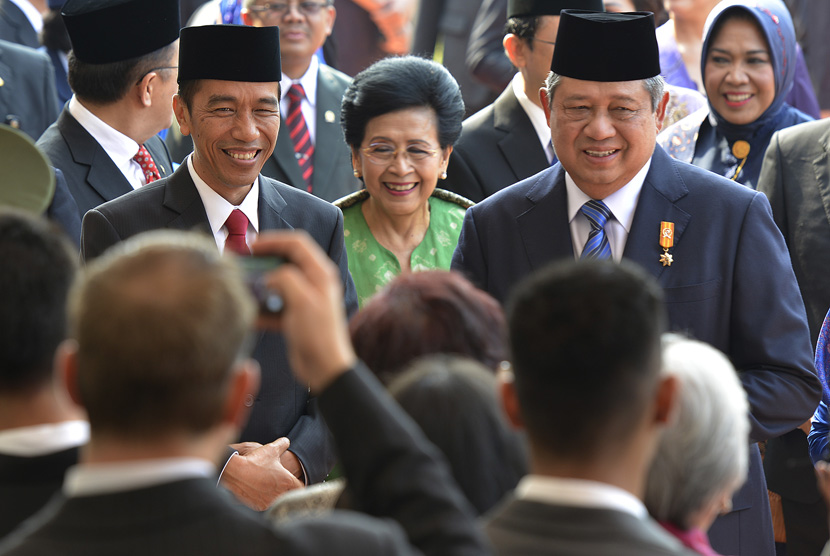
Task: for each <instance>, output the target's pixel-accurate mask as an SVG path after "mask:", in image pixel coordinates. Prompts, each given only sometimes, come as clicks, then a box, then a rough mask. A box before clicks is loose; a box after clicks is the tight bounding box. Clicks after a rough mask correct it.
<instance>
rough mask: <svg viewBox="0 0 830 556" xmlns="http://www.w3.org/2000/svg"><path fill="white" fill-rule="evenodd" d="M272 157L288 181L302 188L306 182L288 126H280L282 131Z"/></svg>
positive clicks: (278, 135)
mask: <svg viewBox="0 0 830 556" xmlns="http://www.w3.org/2000/svg"><path fill="white" fill-rule="evenodd" d="M272 157H273V158H274V159H276V162H277V165H278V166H279V167H280V168H281V169H282V171H283V172H284V173H285V175H286V176H287V178H286V181H287V182H288V183H289V184H291V185H293V186H294V187H302V185H303V184H304V183H305V180H304V179H303V174H302V172H300V165H299V164H297V158H296V156H295V154H294V142H293V141H291V136H290V135H289V134H288V126H287V125H281V126H280V131H279V133H278V134H277V146H276V147H274V154H273V155H272ZM303 189H305V188H303Z"/></svg>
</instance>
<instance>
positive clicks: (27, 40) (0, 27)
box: [0, 0, 40, 48]
mask: <svg viewBox="0 0 830 556" xmlns="http://www.w3.org/2000/svg"><path fill="white" fill-rule="evenodd" d="M0 39H3V40H6V41H11V42H14V43H17V44H22V45H23V46H28V47H29V48H37V47H39V46H40V41H39V40H38V38H37V32H36V31H35V28H34V27H32V24H31V23H29V19H28V18H27V17H26V14H24V13H23V10H21V9H20V8H18V7H17V6H15V5H14V2H11V0H0Z"/></svg>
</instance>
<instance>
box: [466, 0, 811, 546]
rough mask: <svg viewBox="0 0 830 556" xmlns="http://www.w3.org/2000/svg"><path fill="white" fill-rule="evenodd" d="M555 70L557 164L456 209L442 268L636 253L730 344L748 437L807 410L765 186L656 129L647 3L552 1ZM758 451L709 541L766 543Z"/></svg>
mask: <svg viewBox="0 0 830 556" xmlns="http://www.w3.org/2000/svg"><path fill="white" fill-rule="evenodd" d="M551 70H552V72H551V73H550V74H549V75H548V78H547V81H546V85H545V90H544V91H543V94H542V100H543V106H544V107H545V110H546V112H547V114H548V116H549V123H550V128H551V137H552V140H553V146H554V149H555V150H556V155H557V157H558V158H559V164H556V165H554V166H553V167H552V168H550V169H548V170H544V171H542V172H540V173H539V174H536V175H535V176H532V177H530V178H528V179H526V180H524V181H521V182H519V183H517V184H515V185H513V186H510V187H508V188H507V189H505V190H503V191H500V192H499V193H497V194H496V195H494V196H492V197H491V198H489V199H487V200H485V201H484V202H482V203H481V204H479V205H477V206H475V207H473V208H472V209H470V210H468V211H467V215H466V217H465V221H464V226H463V229H462V232H461V237H460V239H459V243H458V248H457V249H456V251H455V255H454V257H453V265H452V266H453V269H456V270H460V271H463V272H464V273H465V274H467V275H468V276H469V277H470V278H471V279H472V280H473V282H474V283H476V284H478V285H479V286H480V287H482V288H483V289H485V290H487V291H488V292H489V293H490V294H492V295H493V296H495V297H496V298H498V299H500V300H502V301H505V300H506V299H507V297H508V295H509V293H510V291H511V289H512V288H513V286H514V285H515V284H516V283H517V282H518V281H519V280H520V279H521V278H522V277H523V276H525V275H527V274H529V273H530V272H531V271H533V270H534V269H536V268H539V267H541V266H543V265H544V264H545V263H547V262H549V261H552V260H555V259H571V260H573V259H580V258H583V259H585V258H587V259H595V258H613V259H614V260H616V261H619V260H621V259H623V258H625V259H628V260H631V261H634V262H636V263H638V264H639V265H641V266H642V267H643V268H645V269H646V270H647V271H648V272H649V273H650V274H652V275H653V276H655V277H656V278H657V280H658V282H659V283H660V285H661V286H662V287H663V289H664V291H665V294H666V307H667V309H668V314H669V327H670V329H674V330H682V331H684V332H687V333H688V334H691V335H692V336H694V337H696V338H697V339H699V340H702V341H705V342H708V343H710V344H712V345H713V346H715V347H716V348H718V349H720V350H721V351H723V352H724V353H726V354H727V355H728V356H729V357H730V358H731V360H732V363H733V364H734V365H735V368H736V369H737V370H738V372H739V374H740V377H741V381H742V383H743V385H744V387H745V389H746V391H747V396H748V399H749V402H750V408H751V416H750V417H751V424H752V428H751V434H750V439H749V440H750V441H752V442H757V441H762V440H766V439H768V438H771V437H775V436H778V435H781V434H783V433H786V432H787V431H789V430H792V429H793V428H795V427H797V426H798V425H800V424H801V423H803V422H804V421H805V420H807V419H808V418H809V417H810V415H811V414H812V411H813V410H814V409H815V407H816V405H817V404H818V399H819V396H820V385H819V383H818V380H817V378H816V376H815V370H814V367H813V356H812V348H811V344H810V336H809V330H808V328H807V323H806V317H805V313H804V305H803V303H802V301H801V295H800V293H799V290H798V286H797V284H796V280H795V276H794V274H793V271H792V267H791V265H790V261H789V255H788V253H787V248H786V245H785V243H784V240H783V238H782V237H781V233H780V232H779V231H778V228H777V227H776V225H775V223H774V221H773V220H772V215H771V212H770V207H769V202H768V201H767V199H766V197H764V195H763V194H759V193H756V192H754V191H751V190H749V189H747V188H744V187H740V186H738V185H736V184H735V183H733V182H731V181H730V180H727V179H725V178H722V177H719V176H716V175H714V174H712V173H711V172H707V171H704V170H701V169H699V168H696V167H694V166H690V165H688V164H683V163H680V162H677V161H674V160H672V159H670V158H669V157H668V155H667V154H666V153H665V152H664V151H663V150H662V149H661V148H660V147H657V146H656V145H655V141H656V135H657V132H658V131H659V130H660V127H661V124H662V119H663V115H664V112H665V107H666V103H667V101H668V95H667V94H665V93H664V92H663V80H662V79H661V78H660V77H659V75H658V74H659V71H660V67H659V58H658V51H657V41H656V38H655V34H654V24H653V16H652V14H651V13H648V12H635V13H622V14H612V13H607V14H606V13H596V12H584V11H581V10H563V12H562V15H561V20H560V24H559V33H558V37H557V44H556V50H555V51H554V55H553V63H552V65H551ZM760 463H761V458H760V455H759V452H758V449H757V447H756V446H755V445H754V444H753V446H752V451H751V456H750V471H749V478H748V480H747V482H746V484H745V485H744V487H743V488H742V489H741V490H739V491H738V493H737V494H736V495H735V497H734V499H733V501H732V505H733V511H732V512H730V513H728V514H726V515H725V516H722V517H721V518H719V519H718V520H717V521H716V522H715V524H714V525H713V527H712V529H711V530H710V537H711V541H712V546H713V547H714V548H715V550H716V551H717V552H719V553H721V554H741V555H750V554H751V555H754V556H756V555H772V554H773V553H774V549H773V540H772V524H771V519H770V515H769V502H768V499H767V493H766V487H765V484H764V477H763V472H762V469H761V465H760ZM635 494H636V495H639V494H640V493H635Z"/></svg>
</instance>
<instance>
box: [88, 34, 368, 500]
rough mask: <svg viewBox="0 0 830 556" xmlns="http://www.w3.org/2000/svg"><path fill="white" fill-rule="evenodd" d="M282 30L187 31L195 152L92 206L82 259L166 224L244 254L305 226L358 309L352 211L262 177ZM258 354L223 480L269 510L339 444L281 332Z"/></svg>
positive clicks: (185, 124) (182, 122) (316, 476)
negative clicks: (238, 443) (349, 226)
mask: <svg viewBox="0 0 830 556" xmlns="http://www.w3.org/2000/svg"><path fill="white" fill-rule="evenodd" d="M278 31H279V30H278V29H277V27H247V26H239V25H212V26H204V27H188V28H185V29H182V31H181V45H180V51H179V63H178V66H179V93H178V94H177V95H176V97H175V98H174V109H175V113H176V118H177V119H178V122H179V128H180V129H181V131H182V133H184V134H185V135H191V136H192V137H193V146H194V150H193V153H192V154H191V155H189V156H188V158H187V159H185V161H184V162H183V163H182V165H181V166H180V167H179V168H178V169H177V170H176V172H175V173H174V174H173V175H172V176H170V177H169V178H165V179H162V180H160V181H159V182H158V183H154V184H151V185H149V186H146V187H143V188H141V189H139V190H138V191H134V192H132V193H129V194H127V195H125V196H123V197H120V198H118V199H115V200H114V201H110V202H108V203H105V204H104V205H101V206H100V207H98V208H97V209H93V210H91V211H89V212H88V213H87V214H86V216H85V217H84V221H83V230H82V238H81V254H82V256H83V258H84V259H86V260H90V259H92V258H95V257H97V256H98V255H100V254H101V253H102V252H103V251H104V250H106V249H107V248H108V247H110V246H111V245H113V244H115V243H117V242H119V241H121V240H123V239H125V238H127V237H129V236H132V235H135V234H138V233H141V232H144V231H147V230H152V229H156V228H174V229H181V230H190V229H198V230H200V231H204V232H205V233H206V234H208V235H209V236H210V237H211V238H213V239H214V240H215V242H216V244H217V247H218V248H219V249H220V250H222V251H225V252H228V251H230V252H234V253H237V254H241V255H244V256H247V255H250V250H249V248H248V245H249V244H250V243H251V242H252V241H253V240H254V238H255V237H256V235H257V234H258V233H259V232H261V231H263V230H269V229H303V230H305V231H307V232H308V233H309V234H310V235H311V236H312V237H313V238H314V239H315V240H316V241H317V243H319V244H320V246H321V247H322V248H323V249H324V250H325V251H326V252H327V253H328V255H329V257H331V259H332V260H333V261H334V262H335V263H337V264H338V266H339V269H340V278H341V282H342V285H343V290H344V292H345V303H346V308H347V310H348V312H349V313H351V312H353V311H354V310H356V309H357V296H356V293H355V289H354V283H353V282H352V278H351V275H350V274H349V270H348V266H347V262H346V251H345V244H344V242H343V214H342V213H341V212H340V210H339V209H337V208H335V207H334V206H333V205H331V204H330V203H327V202H325V201H323V200H321V199H319V198H317V197H314V196H313V195H311V194H309V193H306V192H305V191H301V190H299V189H297V188H294V187H291V186H288V185H286V184H283V183H280V182H277V181H274V180H272V179H270V178H266V177H264V176H262V175H260V170H261V169H262V165H263V164H264V163H265V161H266V160H268V157H270V156H271V153H272V152H273V151H274V146H275V143H276V140H277V134H278V133H279V128H280V116H279V99H280V95H279V93H280V90H279V82H280V77H281V72H280V48H279V32H278ZM241 52H243V53H245V54H244V56H240V53H241ZM254 358H255V359H256V360H257V361H258V362H259V364H260V365H261V367H262V386H261V389H260V393H259V396H258V397H256V398H255V399H254V398H251V399H250V400H249V404H250V405H251V406H252V408H251V418H250V420H249V423H248V426H247V427H246V428H245V429H244V431H243V432H242V435H241V440H242V441H244V442H248V443H249V444H246V445H245V446H242V447H240V449H239V454H238V455H235V456H232V457H231V458H230V460H229V462H228V465H227V466H226V467H225V470H224V472H223V474H222V482H223V484H224V485H225V486H227V487H228V488H229V489H231V490H232V491H233V492H234V493H235V494H237V496H238V497H239V498H240V499H241V500H242V501H244V502H246V503H247V504H249V505H250V506H252V507H254V508H256V509H260V510H262V509H265V508H267V507H268V506H269V505H270V504H271V503H272V502H273V500H274V499H275V498H276V497H277V496H278V495H279V494H281V493H282V492H283V491H285V490H288V489H291V488H297V487H299V486H301V485H302V484H303V483H304V482H305V483H314V482H319V481H322V480H323V479H324V478H325V477H326V475H327V474H328V473H329V471H330V470H331V467H332V465H333V462H334V453H333V450H332V445H331V442H330V438H329V433H328V430H327V429H326V425H325V423H324V422H323V419H322V417H321V416H320V415H319V414H318V413H317V411H316V405H315V403H314V400H313V399H311V398H310V397H309V392H308V386H307V385H305V384H302V383H299V382H297V381H295V380H294V378H293V377H292V375H291V371H290V369H289V366H288V361H287V360H286V354H285V345H284V342H283V338H282V336H281V335H279V334H276V333H265V334H263V335H261V336H260V337H259V341H258V342H257V344H256V348H255V350H254ZM289 442H290V447H289ZM253 443H256V444H253Z"/></svg>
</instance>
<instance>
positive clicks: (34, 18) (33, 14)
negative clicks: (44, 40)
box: [11, 0, 43, 34]
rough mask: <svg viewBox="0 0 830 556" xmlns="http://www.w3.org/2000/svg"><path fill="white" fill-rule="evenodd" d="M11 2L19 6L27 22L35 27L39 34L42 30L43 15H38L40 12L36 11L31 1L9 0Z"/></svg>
mask: <svg viewBox="0 0 830 556" xmlns="http://www.w3.org/2000/svg"><path fill="white" fill-rule="evenodd" d="M11 3H12V4H14V5H15V6H17V7H18V8H20V11H22V12H23V15H25V16H26V19H28V20H29V23H30V24H31V25H32V27H33V28H34V29H35V32H36V33H38V34H40V32H41V31H43V16H42V15H40V12H39V11H37V8H35V7H34V6H33V5H32V3H31V2H29V1H28V0H11Z"/></svg>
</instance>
